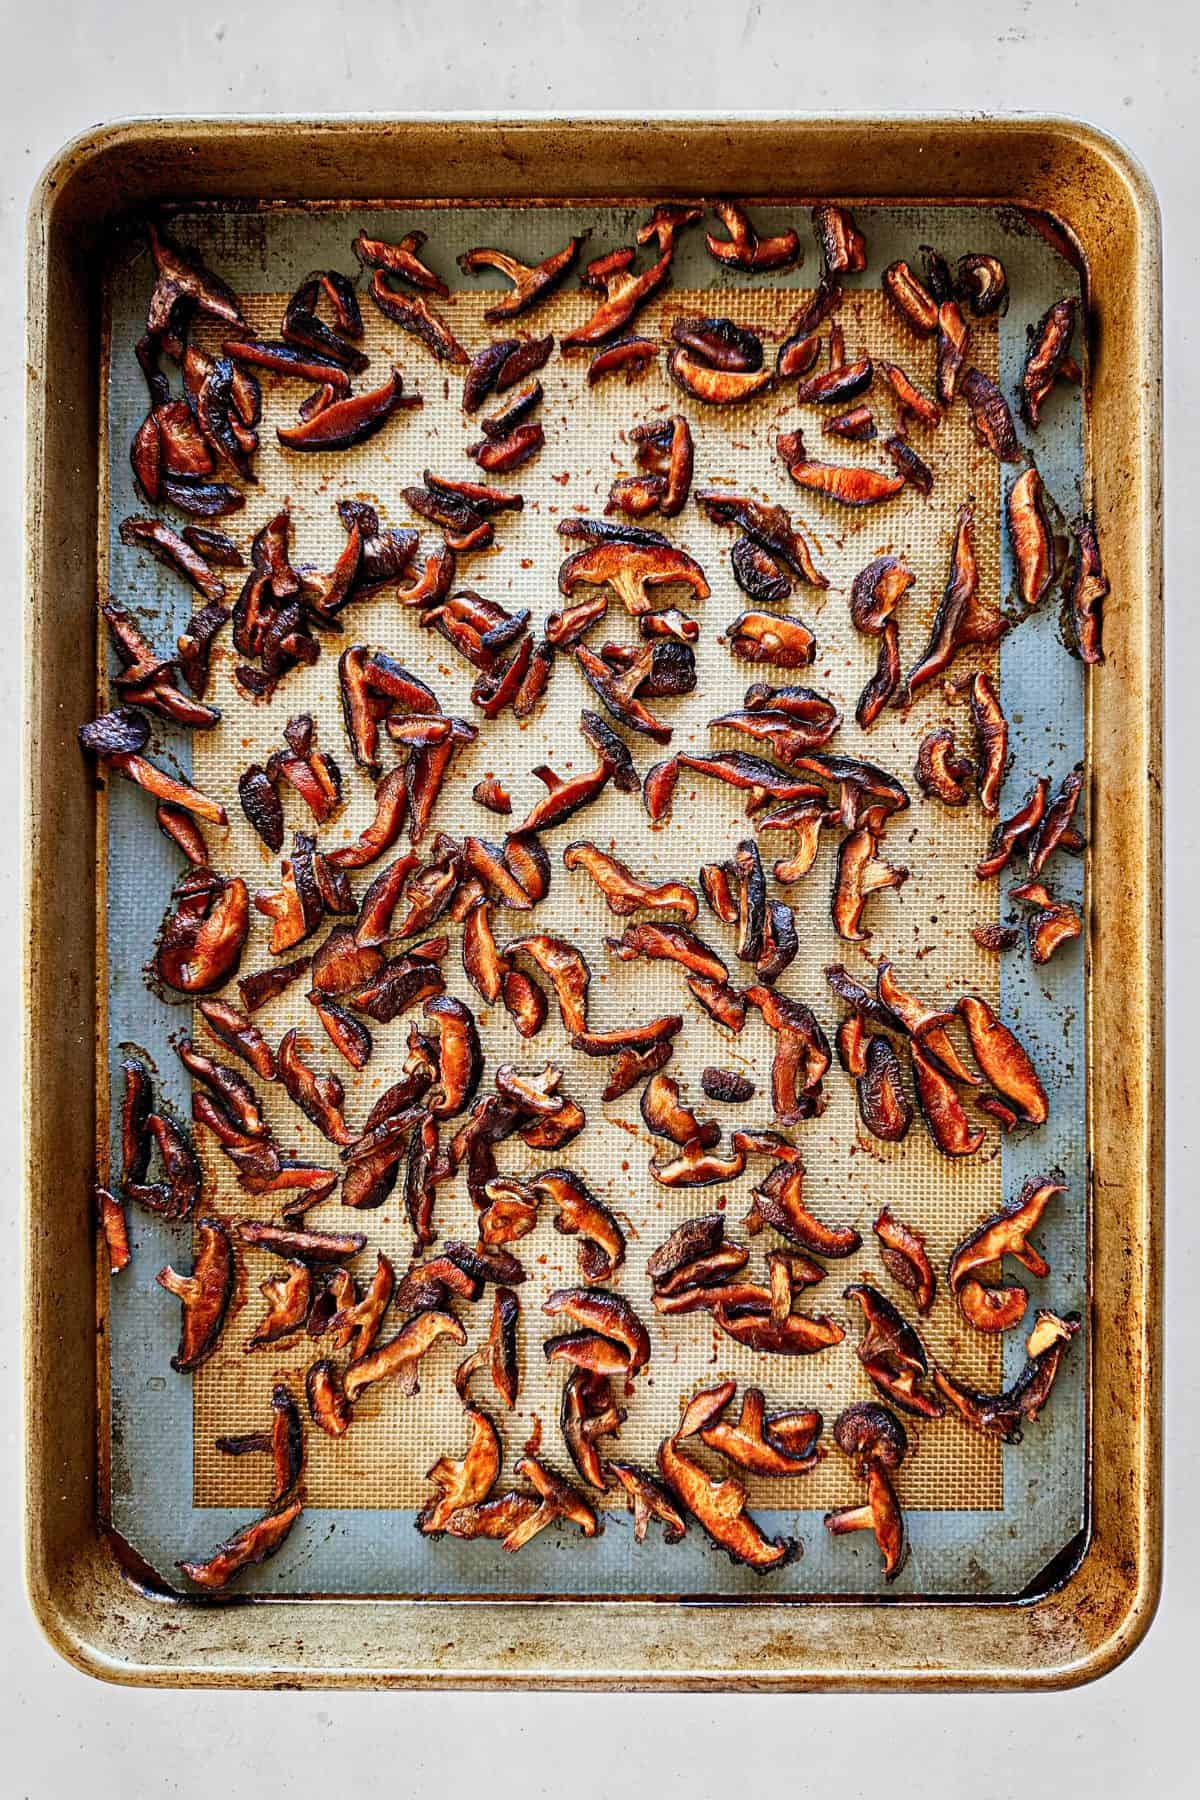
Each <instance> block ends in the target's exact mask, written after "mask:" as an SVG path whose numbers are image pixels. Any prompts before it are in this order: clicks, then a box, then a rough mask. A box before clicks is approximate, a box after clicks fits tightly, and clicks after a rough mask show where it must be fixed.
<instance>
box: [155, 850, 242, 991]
mask: <svg viewBox="0 0 1200 1800" xmlns="http://www.w3.org/2000/svg"><path fill="white" fill-rule="evenodd" d="M172 899H173V900H174V902H175V905H174V908H173V910H172V911H171V912H169V913H168V914H167V917H166V919H165V920H164V922H163V927H162V932H161V935H160V937H159V941H158V948H157V950H156V951H155V955H154V972H155V974H156V975H157V976H158V978H159V979H160V980H161V981H162V982H164V983H165V984H166V986H167V987H171V988H174V989H175V990H176V991H177V992H178V993H183V994H207V993H211V992H212V990H213V989H214V988H219V987H222V986H223V985H224V984H225V982H227V981H228V980H229V978H230V977H231V976H232V975H235V974H236V973H237V967H238V964H239V962H240V961H241V957H242V949H243V947H244V945H245V942H246V937H247V933H248V932H249V929H250V896H249V894H248V893H247V891H246V884H245V882H244V881H242V880H241V879H240V877H236V876H235V877H230V878H227V877H225V876H222V875H216V874H214V873H213V871H212V870H211V869H204V868H199V869H193V870H191V871H190V872H189V873H188V874H187V875H185V877H184V878H183V880H182V881H181V882H180V883H179V885H178V886H177V887H176V888H175V890H174V892H173V894H172Z"/></svg>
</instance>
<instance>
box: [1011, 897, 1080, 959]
mask: <svg viewBox="0 0 1200 1800" xmlns="http://www.w3.org/2000/svg"><path fill="white" fill-rule="evenodd" d="M1008 891H1009V895H1010V896H1011V898H1012V899H1014V900H1020V901H1021V902H1022V903H1023V904H1024V905H1026V906H1028V907H1031V908H1032V909H1033V910H1032V911H1031V913H1030V915H1029V917H1028V919H1027V920H1026V923H1025V929H1026V933H1027V935H1028V938H1029V954H1030V957H1031V958H1032V960H1033V961H1034V962H1035V963H1038V964H1039V965H1040V964H1042V963H1048V962H1049V961H1050V958H1051V957H1052V956H1053V955H1054V952H1055V951H1056V950H1057V949H1058V948H1059V946H1060V944H1067V943H1070V941H1071V939H1072V938H1077V937H1081V936H1082V935H1083V920H1082V919H1081V918H1080V916H1079V913H1078V910H1077V909H1076V908H1075V907H1074V906H1073V905H1072V904H1071V902H1070V901H1069V900H1056V899H1055V898H1054V896H1053V894H1051V893H1050V891H1049V889H1048V888H1046V887H1044V886H1043V885H1042V883H1041V882H1040V881H1023V882H1021V883H1020V885H1019V886H1017V887H1015V888H1009V890H1008Z"/></svg>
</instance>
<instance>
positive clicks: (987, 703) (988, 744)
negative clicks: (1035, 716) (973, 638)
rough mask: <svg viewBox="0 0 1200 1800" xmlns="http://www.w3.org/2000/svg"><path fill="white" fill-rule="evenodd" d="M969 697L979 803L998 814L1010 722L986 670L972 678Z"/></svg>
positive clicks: (978, 672)
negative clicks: (973, 731) (973, 732)
mask: <svg viewBox="0 0 1200 1800" xmlns="http://www.w3.org/2000/svg"><path fill="white" fill-rule="evenodd" d="M970 696H971V723H972V725H973V727H974V730H975V763H976V779H977V782H978V787H979V804H980V805H981V806H982V808H983V810H984V812H986V813H991V814H995V813H996V812H997V811H998V809H999V805H1000V786H1001V783H1002V782H1003V780H1004V772H1005V769H1006V768H1007V766H1008V720H1007V719H1006V718H1005V716H1004V712H1003V709H1002V707H1001V705H1000V697H999V695H998V694H997V692H996V685H995V682H994V681H993V680H992V677H991V676H990V675H989V674H988V673H987V671H986V670H985V669H979V670H977V671H976V673H975V675H974V676H973V677H972V680H971V689H970Z"/></svg>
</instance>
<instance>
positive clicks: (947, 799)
mask: <svg viewBox="0 0 1200 1800" xmlns="http://www.w3.org/2000/svg"><path fill="white" fill-rule="evenodd" d="M974 774H975V764H974V763H973V762H972V761H971V759H970V757H968V756H960V755H959V753H958V751H957V749H956V747H955V742H954V732H953V731H952V730H951V728H950V727H949V726H948V725H939V726H938V727H937V728H936V729H935V730H933V731H928V732H926V734H925V736H924V737H923V738H922V739H921V742H920V744H919V745H918V746H917V767H916V777H917V786H918V787H919V788H920V790H921V792H922V793H923V794H926V795H928V797H929V799H931V800H940V801H941V803H942V805H943V806H965V805H966V804H967V801H968V800H969V799H970V798H971V781H972V778H973V776H974Z"/></svg>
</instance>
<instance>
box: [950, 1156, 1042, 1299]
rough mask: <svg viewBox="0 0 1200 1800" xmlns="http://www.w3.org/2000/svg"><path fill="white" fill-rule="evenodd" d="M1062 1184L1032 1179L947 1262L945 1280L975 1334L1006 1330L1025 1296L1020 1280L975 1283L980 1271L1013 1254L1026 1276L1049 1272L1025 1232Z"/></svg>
mask: <svg viewBox="0 0 1200 1800" xmlns="http://www.w3.org/2000/svg"><path fill="white" fill-rule="evenodd" d="M1066 1191H1067V1190H1066V1186H1065V1184H1064V1183H1063V1182H1061V1181H1058V1180H1055V1179H1054V1177H1052V1176H1046V1175H1031V1176H1030V1177H1029V1180H1028V1181H1026V1183H1025V1184H1024V1186H1023V1187H1022V1189H1021V1191H1020V1193H1019V1194H1018V1195H1017V1197H1016V1199H1015V1200H1010V1201H1008V1202H1006V1204H1005V1205H1004V1206H1002V1207H1001V1209H1000V1211H999V1212H998V1213H994V1214H993V1215H992V1217H991V1218H990V1219H985V1220H984V1222H983V1224H982V1225H980V1226H979V1227H978V1228H977V1229H976V1230H975V1231H973V1232H972V1233H971V1234H970V1236H969V1237H967V1238H964V1240H963V1242H962V1243H961V1244H960V1245H959V1246H958V1248H957V1249H956V1250H955V1251H954V1254H953V1255H952V1256H951V1258H950V1265H949V1270H948V1273H947V1279H948V1281H949V1283H950V1292H951V1293H952V1294H953V1295H954V1297H955V1299H956V1300H957V1301H958V1307H959V1311H960V1312H961V1313H962V1315H963V1318H964V1319H966V1321H967V1323H968V1324H970V1325H974V1326H975V1327H976V1328H977V1329H978V1330H980V1331H1007V1330H1009V1329H1010V1328H1011V1327H1012V1326H1013V1325H1017V1324H1019V1323H1020V1321H1021V1320H1022V1319H1023V1318H1024V1316H1025V1308H1026V1306H1027V1305H1028V1303H1029V1295H1028V1294H1027V1293H1026V1291H1025V1289H1024V1288H1023V1287H1022V1286H1021V1285H1020V1283H1019V1282H1014V1283H1012V1284H1011V1285H1010V1286H1007V1287H1005V1286H1000V1287H993V1286H989V1285H988V1284H986V1283H985V1282H984V1281H982V1280H981V1279H980V1275H979V1271H980V1270H986V1269H988V1268H990V1267H991V1266H992V1265H994V1264H997V1263H999V1262H1000V1261H1001V1259H1002V1258H1003V1257H1005V1256H1012V1257H1014V1258H1015V1259H1016V1261H1017V1262H1019V1263H1020V1265H1021V1267H1022V1268H1023V1269H1028V1271H1029V1273H1030V1274H1031V1275H1037V1276H1043V1275H1048V1274H1049V1273H1050V1265H1049V1263H1047V1262H1046V1261H1045V1259H1044V1258H1043V1257H1042V1256H1040V1255H1039V1254H1038V1252H1037V1251H1036V1250H1035V1249H1034V1247H1033V1245H1032V1244H1031V1243H1030V1242H1029V1233H1030V1232H1031V1231H1033V1230H1034V1229H1035V1228H1036V1227H1037V1225H1038V1223H1039V1222H1040V1220H1041V1217H1042V1214H1043V1213H1044V1212H1045V1210H1046V1208H1047V1207H1048V1206H1049V1204H1050V1202H1051V1201H1052V1200H1053V1199H1054V1197H1055V1195H1057V1194H1065V1193H1066Z"/></svg>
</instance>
